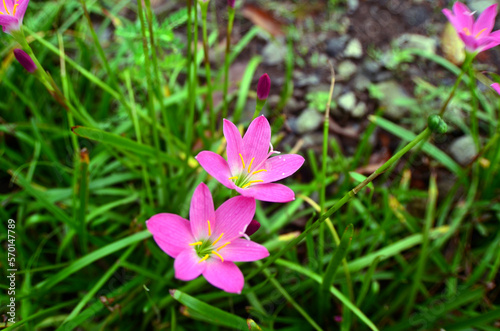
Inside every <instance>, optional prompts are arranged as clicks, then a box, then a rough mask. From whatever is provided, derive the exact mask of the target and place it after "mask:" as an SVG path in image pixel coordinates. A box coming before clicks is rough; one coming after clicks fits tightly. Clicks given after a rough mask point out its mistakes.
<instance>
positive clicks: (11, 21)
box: [0, 15, 19, 32]
mask: <svg viewBox="0 0 500 331" xmlns="http://www.w3.org/2000/svg"><path fill="white" fill-rule="evenodd" d="M18 24H19V20H18V19H17V18H15V17H13V16H10V15H0V25H2V26H3V31H5V32H7V31H10V30H12V29H13V28H14V27H17V26H18Z"/></svg>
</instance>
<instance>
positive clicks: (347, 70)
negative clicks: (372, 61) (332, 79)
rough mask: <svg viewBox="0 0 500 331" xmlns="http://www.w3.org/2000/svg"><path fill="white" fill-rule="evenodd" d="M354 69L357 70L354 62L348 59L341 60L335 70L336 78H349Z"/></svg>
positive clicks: (354, 71)
mask: <svg viewBox="0 0 500 331" xmlns="http://www.w3.org/2000/svg"><path fill="white" fill-rule="evenodd" d="M356 70H357V66H356V64H354V63H353V62H351V61H349V60H347V61H343V62H341V63H340V64H339V66H338V68H337V70H336V71H337V73H336V76H337V79H338V80H340V81H342V80H347V79H349V78H351V76H352V75H354V74H355V73H356Z"/></svg>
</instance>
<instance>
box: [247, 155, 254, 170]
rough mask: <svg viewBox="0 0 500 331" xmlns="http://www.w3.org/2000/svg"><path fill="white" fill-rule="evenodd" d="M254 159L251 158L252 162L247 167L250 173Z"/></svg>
mask: <svg viewBox="0 0 500 331" xmlns="http://www.w3.org/2000/svg"><path fill="white" fill-rule="evenodd" d="M253 160H255V158H254V157H253V158H252V160H251V161H250V164H249V165H248V172H250V168H252V163H253Z"/></svg>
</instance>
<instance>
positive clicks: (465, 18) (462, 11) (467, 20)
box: [453, 1, 474, 32]
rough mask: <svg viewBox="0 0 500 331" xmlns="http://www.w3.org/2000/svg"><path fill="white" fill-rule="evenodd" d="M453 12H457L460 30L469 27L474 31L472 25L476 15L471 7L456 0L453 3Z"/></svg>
mask: <svg viewBox="0 0 500 331" xmlns="http://www.w3.org/2000/svg"><path fill="white" fill-rule="evenodd" d="M453 13H454V14H455V18H456V20H457V24H458V25H459V28H458V29H457V31H458V32H460V31H459V30H463V29H464V28H467V29H469V31H470V32H472V26H473V24H474V16H473V14H472V12H471V11H470V9H469V8H468V7H467V6H466V5H464V4H463V3H461V2H458V1H457V2H455V4H454V5H453Z"/></svg>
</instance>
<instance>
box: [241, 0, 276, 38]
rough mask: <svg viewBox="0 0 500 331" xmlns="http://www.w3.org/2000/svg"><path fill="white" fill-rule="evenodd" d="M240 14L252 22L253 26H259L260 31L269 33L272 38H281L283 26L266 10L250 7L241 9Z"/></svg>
mask: <svg viewBox="0 0 500 331" xmlns="http://www.w3.org/2000/svg"><path fill="white" fill-rule="evenodd" d="M242 14H243V16H244V17H246V18H248V19H249V20H250V21H252V23H253V24H255V25H257V26H260V27H261V28H262V29H264V30H266V31H267V32H269V33H270V34H271V35H272V36H274V37H277V36H283V35H284V34H285V33H284V32H283V29H282V28H283V24H282V23H281V22H279V21H278V20H277V19H275V18H274V17H273V16H272V14H271V13H270V12H268V11H266V10H263V9H261V8H258V7H256V6H252V5H246V6H245V7H243V10H242Z"/></svg>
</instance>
